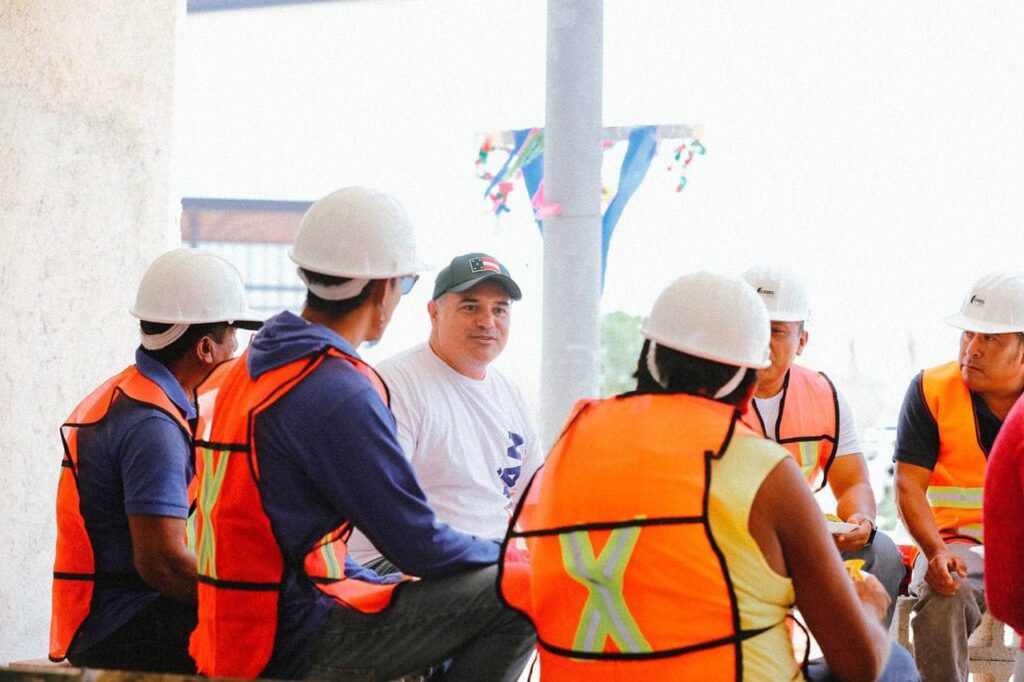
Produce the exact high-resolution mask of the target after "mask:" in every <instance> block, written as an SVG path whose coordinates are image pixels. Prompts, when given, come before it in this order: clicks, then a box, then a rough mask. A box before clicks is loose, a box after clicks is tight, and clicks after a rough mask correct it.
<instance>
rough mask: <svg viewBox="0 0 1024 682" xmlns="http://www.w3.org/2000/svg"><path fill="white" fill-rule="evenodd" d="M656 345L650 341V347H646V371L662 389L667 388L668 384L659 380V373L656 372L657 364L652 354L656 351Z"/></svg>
mask: <svg viewBox="0 0 1024 682" xmlns="http://www.w3.org/2000/svg"><path fill="white" fill-rule="evenodd" d="M657 348H658V344H656V343H655V342H654V341H651V343H650V345H648V346H647V371H648V372H649V373H650V375H651V378H652V379H654V381H655V382H656V383H657V384H658V385H659V386H661V387H662V388H668V382H666V381H664V380H663V379H662V378H661V372H659V371H658V363H657V362H656V360H655V357H654V352H655V351H656V350H657Z"/></svg>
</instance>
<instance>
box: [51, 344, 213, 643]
mask: <svg viewBox="0 0 1024 682" xmlns="http://www.w3.org/2000/svg"><path fill="white" fill-rule="evenodd" d="M135 366H136V368H137V369H138V370H139V372H141V373H142V374H143V375H144V376H145V377H146V378H148V379H151V380H152V381H154V382H155V383H156V384H157V385H158V386H159V387H160V388H161V389H162V390H163V392H164V393H166V394H167V397H168V398H170V399H171V401H172V402H173V403H174V405H175V406H176V407H177V408H178V409H179V410H180V411H181V414H182V416H184V417H185V419H187V420H192V419H195V416H196V413H195V408H194V406H193V405H192V403H191V402H190V401H189V399H188V398H187V397H186V395H185V391H184V390H183V389H182V387H181V385H180V384H179V383H178V381H177V379H175V378H174V375H173V374H171V372H170V370H168V369H167V368H166V367H165V366H164V365H162V364H161V363H159V362H157V361H156V360H154V359H153V358H151V357H150V356H148V355H146V354H145V353H144V352H143V351H142V350H141V349H139V350H137V351H136V352H135ZM192 476H193V466H192V448H191V443H190V441H189V436H188V435H187V434H186V433H185V432H184V431H182V429H181V426H179V425H178V422H177V421H175V420H174V418H173V417H171V416H170V415H168V414H166V413H165V412H163V411H162V410H160V409H158V408H156V407H153V406H151V405H146V404H142V403H138V402H136V401H134V400H127V399H124V398H121V399H118V400H115V401H114V403H113V404H112V405H111V406H110V409H109V410H108V411H107V414H106V417H104V418H103V419H102V420H101V421H100V422H98V423H97V424H95V425H93V426H86V427H80V428H79V430H78V494H79V497H80V498H81V512H82V518H83V519H84V520H85V528H86V531H87V532H88V534H89V541H90V542H91V543H92V549H93V557H94V562H95V568H96V572H97V573H103V574H113V575H118V576H122V577H123V579H122V580H119V581H116V582H114V583H112V584H108V583H105V582H103V583H99V584H97V585H96V587H95V589H94V590H93V597H92V603H91V605H90V608H89V616H88V617H87V618H86V619H85V622H84V623H83V624H82V627H81V629H80V630H79V634H78V637H77V638H76V639H75V641H74V642H73V643H72V646H71V648H70V651H69V654H72V655H74V654H75V653H80V652H84V651H87V650H88V649H89V648H91V647H92V646H93V645H95V644H97V643H99V642H100V641H102V640H103V639H104V638H105V637H107V636H108V635H110V634H112V633H113V632H114V631H115V630H117V629H118V628H119V627H121V626H122V625H124V624H125V623H126V622H128V621H129V620H130V619H131V618H132V617H133V616H134V615H135V614H136V613H138V612H139V611H141V610H142V609H143V608H145V607H146V606H147V605H149V604H150V603H151V602H152V601H153V600H154V599H156V598H157V597H158V596H159V593H158V592H157V591H156V590H154V589H152V588H151V587H149V586H148V585H146V584H145V583H143V582H142V580H141V578H139V577H138V574H137V572H136V571H135V564H134V560H133V558H132V538H131V533H130V531H129V529H128V517H129V516H169V517H173V518H181V519H184V518H187V517H188V511H189V501H188V484H189V481H191V479H192Z"/></svg>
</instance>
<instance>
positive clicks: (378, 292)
mask: <svg viewBox="0 0 1024 682" xmlns="http://www.w3.org/2000/svg"><path fill="white" fill-rule="evenodd" d="M389 286H391V280H390V279H375V280H373V282H372V283H371V284H370V287H371V288H370V300H371V301H372V302H373V303H374V305H381V304H383V303H384V299H386V298H387V295H388V287H389Z"/></svg>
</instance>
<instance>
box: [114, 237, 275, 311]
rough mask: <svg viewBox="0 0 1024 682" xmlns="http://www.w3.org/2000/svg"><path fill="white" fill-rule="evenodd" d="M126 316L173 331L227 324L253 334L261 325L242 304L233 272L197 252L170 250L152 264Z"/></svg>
mask: <svg viewBox="0 0 1024 682" xmlns="http://www.w3.org/2000/svg"><path fill="white" fill-rule="evenodd" d="M129 312H131V314H132V315H134V316H135V317H137V318H139V319H140V320H145V321H146V322H160V323H164V324H174V325H189V324H204V323H209V322H229V323H231V324H232V325H233V326H235V327H242V328H245V329H259V327H260V326H261V325H262V324H263V322H262V321H261V320H260V319H259V316H257V315H256V314H255V313H253V312H252V311H251V310H249V308H248V306H246V304H245V284H244V282H243V281H242V275H241V273H239V272H238V269H237V268H236V267H235V266H234V265H232V264H231V263H229V262H228V261H226V260H224V259H223V258H221V257H220V256H218V255H216V254H213V253H210V252H209V251H202V250H200V249H186V248H183V249H174V250H173V251H168V252H167V253H165V254H163V255H162V256H160V257H159V258H157V259H156V260H155V261H153V263H152V264H151V265H150V266H149V268H147V269H146V273H145V274H144V275H143V276H142V281H141V282H139V290H138V293H136V295H135V305H133V306H132V307H131V308H130V309H129Z"/></svg>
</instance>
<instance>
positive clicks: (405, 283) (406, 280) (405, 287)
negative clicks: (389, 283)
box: [399, 275, 420, 296]
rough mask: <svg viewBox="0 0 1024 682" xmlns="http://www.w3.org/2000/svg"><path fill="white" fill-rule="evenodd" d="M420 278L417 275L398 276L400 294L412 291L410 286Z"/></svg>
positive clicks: (414, 284)
mask: <svg viewBox="0 0 1024 682" xmlns="http://www.w3.org/2000/svg"><path fill="white" fill-rule="evenodd" d="M419 280H420V276H419V275H405V276H404V277H400V278H399V286H400V287H401V289H402V296H405V295H406V294H407V293H409V292H410V291H412V288H413V287H414V286H416V282H418V281H419Z"/></svg>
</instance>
